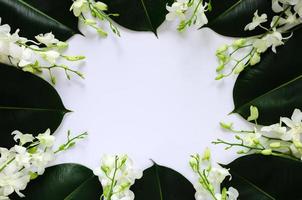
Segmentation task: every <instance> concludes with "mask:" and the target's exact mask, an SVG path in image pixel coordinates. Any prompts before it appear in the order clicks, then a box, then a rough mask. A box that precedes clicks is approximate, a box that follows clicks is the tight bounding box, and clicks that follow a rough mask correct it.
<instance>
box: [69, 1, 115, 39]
mask: <svg viewBox="0 0 302 200" xmlns="http://www.w3.org/2000/svg"><path fill="white" fill-rule="evenodd" d="M107 10H108V7H107V5H106V4H105V3H103V2H100V1H98V2H94V1H93V0H73V4H72V5H71V7H70V11H73V14H74V15H75V16H76V17H78V18H79V19H80V20H82V21H83V22H84V24H86V25H88V26H90V27H92V28H93V29H95V30H96V31H97V33H98V34H99V35H100V36H107V32H106V31H105V30H104V28H102V26H103V24H102V22H104V21H106V22H108V24H109V26H110V29H111V30H112V32H113V33H115V34H117V35H118V36H120V32H119V30H118V28H117V27H116V26H115V25H114V23H113V21H112V20H111V19H110V16H118V15H117V14H106V13H105V11H107ZM88 14H90V15H88Z"/></svg>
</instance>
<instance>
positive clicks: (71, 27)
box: [0, 0, 79, 40]
mask: <svg viewBox="0 0 302 200" xmlns="http://www.w3.org/2000/svg"><path fill="white" fill-rule="evenodd" d="M71 4H72V0H43V2H42V1H41V0H0V13H1V14H0V17H1V18H2V23H5V24H9V25H10V26H11V27H12V28H13V29H14V30H16V29H20V30H21V32H20V35H21V36H23V37H27V38H30V39H32V38H33V37H34V36H36V35H38V34H40V33H47V32H53V33H54V34H55V36H56V37H57V38H59V39H60V40H66V39H68V38H69V37H71V36H72V35H74V34H75V33H78V32H79V31H78V19H77V18H76V17H75V16H73V14H72V12H70V11H69V8H70V6H71Z"/></svg>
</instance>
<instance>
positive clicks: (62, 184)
mask: <svg viewBox="0 0 302 200" xmlns="http://www.w3.org/2000/svg"><path fill="white" fill-rule="evenodd" d="M22 193H23V194H24V195H25V198H19V197H17V195H14V198H12V199H23V200H42V199H43V200H63V199H64V200H100V197H101V195H102V186H101V183H100V182H99V180H98V177H97V176H95V175H94V174H93V172H92V170H90V169H88V168H86V167H84V166H81V165H78V164H61V165H56V166H53V167H49V168H47V169H46V171H45V173H44V174H43V175H41V176H39V177H38V178H37V179H35V180H33V181H31V182H30V183H29V184H28V186H27V188H26V189H25V191H22Z"/></svg>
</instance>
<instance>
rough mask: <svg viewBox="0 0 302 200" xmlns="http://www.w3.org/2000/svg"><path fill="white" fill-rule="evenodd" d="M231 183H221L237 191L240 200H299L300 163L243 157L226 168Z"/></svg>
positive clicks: (301, 175)
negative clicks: (230, 176)
mask: <svg viewBox="0 0 302 200" xmlns="http://www.w3.org/2000/svg"><path fill="white" fill-rule="evenodd" d="M224 167H226V168H228V169H230V173H231V175H232V179H231V181H230V182H229V181H228V180H227V181H225V182H224V183H223V186H226V187H227V188H228V187H230V186H232V187H234V188H236V189H237V190H238V191H239V194H240V196H239V199H244V200H281V199H290V200H299V199H302V193H301V192H300V188H301V184H300V183H301V180H302V163H301V162H299V161H294V160H291V159H287V158H281V157H276V156H263V155H259V154H254V155H249V156H243V157H241V158H238V159H236V160H235V161H233V162H232V163H230V164H229V165H226V166H224Z"/></svg>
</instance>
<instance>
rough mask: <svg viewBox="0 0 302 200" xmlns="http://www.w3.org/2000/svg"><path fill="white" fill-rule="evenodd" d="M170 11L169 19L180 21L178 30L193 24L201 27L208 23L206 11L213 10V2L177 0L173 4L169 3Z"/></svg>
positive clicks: (167, 16) (167, 17)
mask: <svg viewBox="0 0 302 200" xmlns="http://www.w3.org/2000/svg"><path fill="white" fill-rule="evenodd" d="M167 10H168V11H169V13H168V14H167V15H166V20H167V21H173V20H175V19H178V20H179V21H180V23H179V26H178V30H179V31H182V30H185V29H186V28H187V27H190V26H191V25H195V26H196V27H198V28H200V27H202V26H204V25H205V24H207V23H208V19H207V16H206V14H205V13H206V12H207V11H209V10H211V4H210V3H207V2H204V0H177V1H175V2H174V3H173V4H172V5H171V6H168V5H167Z"/></svg>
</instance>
